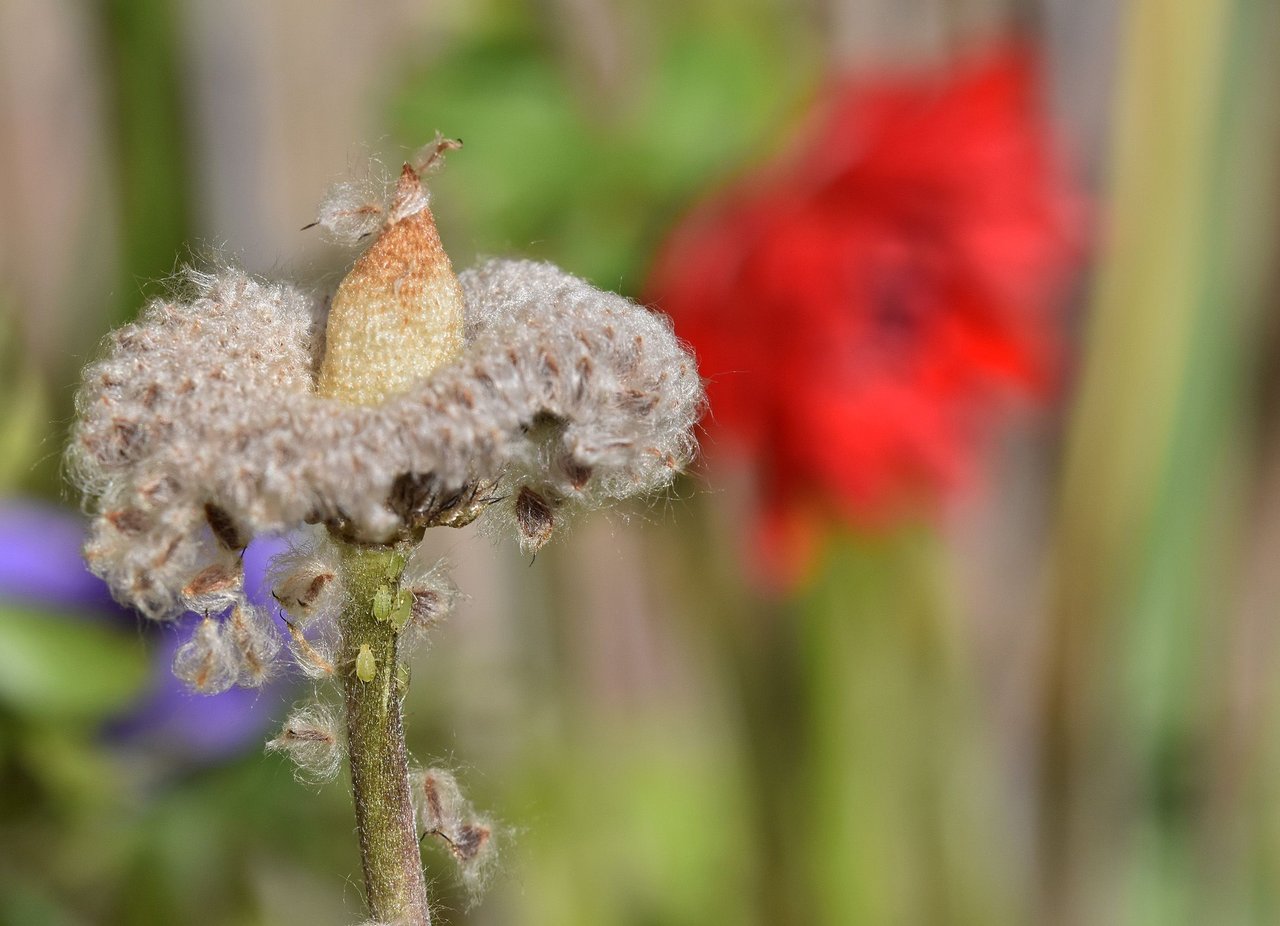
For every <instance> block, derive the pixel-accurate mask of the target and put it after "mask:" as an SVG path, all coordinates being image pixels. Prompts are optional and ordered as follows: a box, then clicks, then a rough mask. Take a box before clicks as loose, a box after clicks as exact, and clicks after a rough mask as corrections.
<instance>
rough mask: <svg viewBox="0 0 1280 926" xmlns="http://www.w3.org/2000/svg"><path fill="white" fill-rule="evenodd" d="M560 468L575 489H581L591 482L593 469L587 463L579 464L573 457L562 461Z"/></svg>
mask: <svg viewBox="0 0 1280 926" xmlns="http://www.w3.org/2000/svg"><path fill="white" fill-rule="evenodd" d="M560 468H561V469H562V470H563V471H564V475H565V478H566V479H568V480H569V485H571V486H573V487H574V488H575V489H581V488H582V487H583V486H585V485H586V484H587V483H588V482H589V481H590V480H591V474H592V469H591V467H590V466H587V465H586V464H585V463H579V462H578V461H577V460H575V459H574V458H573V457H565V458H564V459H563V460H561V461H560Z"/></svg>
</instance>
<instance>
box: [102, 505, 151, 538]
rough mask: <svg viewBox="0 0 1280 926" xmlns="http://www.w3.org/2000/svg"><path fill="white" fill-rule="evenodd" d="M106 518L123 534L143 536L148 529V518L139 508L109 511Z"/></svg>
mask: <svg viewBox="0 0 1280 926" xmlns="http://www.w3.org/2000/svg"><path fill="white" fill-rule="evenodd" d="M105 517H106V519H107V520H108V521H110V522H111V526H112V527H114V528H115V529H116V530H118V531H119V532H120V533H122V534H141V533H142V532H143V531H144V530H146V529H147V523H148V518H147V516H146V515H145V514H143V513H142V512H141V511H139V510H138V509H137V508H121V509H119V510H117V511H108V512H107V513H106V515H105Z"/></svg>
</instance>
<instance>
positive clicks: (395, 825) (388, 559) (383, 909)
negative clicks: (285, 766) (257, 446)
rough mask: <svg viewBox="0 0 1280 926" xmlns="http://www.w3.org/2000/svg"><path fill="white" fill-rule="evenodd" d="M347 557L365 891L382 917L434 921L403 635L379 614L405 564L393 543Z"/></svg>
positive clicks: (351, 719) (350, 734)
mask: <svg viewBox="0 0 1280 926" xmlns="http://www.w3.org/2000/svg"><path fill="white" fill-rule="evenodd" d="M343 558H344V566H345V569H344V573H345V575H344V579H345V582H346V589H347V606H346V610H345V611H344V612H343V614H342V617H341V627H342V639H343V643H342V653H341V658H340V660H339V663H338V664H339V667H340V672H341V674H342V685H343V690H344V692H345V696H346V710H347V750H348V757H349V759H350V763H351V789H352V792H353V796H354V798H355V809H356V829H357V831H358V833H359V835H360V857H361V861H362V862H363V865H364V883H365V895H366V897H367V900H368V903H369V912H370V914H371V915H372V916H373V918H374V919H376V920H379V921H383V922H387V923H395V924H397V926H400V924H404V926H429V924H430V923H431V912H430V910H429V909H428V904H427V886H426V880H425V879H424V877H423V873H422V856H421V853H420V850H419V847H418V829H417V823H416V821H415V819H414V809H413V800H412V797H411V795H410V790H409V759H408V751H407V750H406V748H405V743H404V727H403V724H402V720H401V713H400V695H401V692H400V683H399V678H398V673H397V671H396V666H397V660H396V647H397V645H398V642H399V636H400V635H399V631H398V630H397V628H396V626H395V624H394V623H393V622H392V621H389V620H379V619H378V618H377V617H375V615H374V609H373V601H374V596H375V595H376V594H377V592H378V589H379V588H380V587H384V586H389V587H390V588H391V589H394V588H395V587H396V586H397V584H398V583H399V580H400V573H401V572H402V571H403V569H404V563H403V560H402V559H401V558H400V557H399V555H398V554H397V553H396V552H395V551H394V550H392V549H391V548H389V547H357V546H348V547H347V548H346V550H345V552H344V557H343ZM365 647H367V650H366V649H365ZM370 656H372V659H373V664H372V666H370V664H369V657H370Z"/></svg>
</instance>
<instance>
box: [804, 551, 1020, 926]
mask: <svg viewBox="0 0 1280 926" xmlns="http://www.w3.org/2000/svg"><path fill="white" fill-rule="evenodd" d="M940 553H941V547H940V544H939V542H938V541H937V539H936V538H935V537H933V536H931V535H930V534H928V533H926V532H922V531H920V530H918V529H912V528H901V529H899V530H898V531H897V532H895V533H890V534H886V535H884V536H878V537H874V538H866V537H863V538H853V537H849V536H843V537H838V538H836V540H835V541H834V542H833V543H832V545H831V548H830V550H829V551H828V554H827V558H826V562H825V564H824V567H823V571H822V575H821V577H820V578H819V580H818V581H817V582H816V583H815V584H814V586H813V587H812V588H811V589H809V590H808V591H807V592H806V594H805V595H804V596H803V598H802V599H801V600H800V601H799V602H798V605H799V607H798V611H797V613H796V615H795V617H796V619H797V620H798V621H799V622H800V624H801V627H802V632H803V635H804V640H803V644H802V647H801V650H802V652H801V659H802V662H803V671H802V677H803V683H804V688H805V691H804V693H803V696H802V697H803V704H802V707H801V710H800V712H799V713H800V715H801V718H802V723H803V724H804V726H805V735H804V739H805V742H804V744H803V750H804V751H803V753H802V755H803V758H804V763H805V767H804V771H803V774H804V777H805V779H806V780H805V782H804V784H803V793H804V794H805V795H806V796H807V799H808V801H809V807H808V808H807V813H806V815H805V819H804V822H805V839H804V846H803V848H804V851H805V853H806V855H807V863H808V868H809V878H810V881H809V884H810V889H811V892H812V895H813V902H814V905H815V911H814V915H813V916H812V918H811V920H807V921H811V922H815V923H943V922H945V923H952V924H963V923H973V924H979V923H981V924H988V923H997V922H1012V921H1017V920H1020V919H1021V918H1022V917H1019V916H1016V915H1015V914H1014V911H1015V909H1016V906H1017V898H1016V896H1015V892H1014V891H1013V890H1012V889H1011V888H1010V885H1009V883H1008V880H1009V879H1008V877H1007V874H1006V873H1007V872H1008V871H1009V870H1010V869H1011V867H1012V866H1011V865H1010V864H1008V862H1009V861H1010V860H1009V859H1007V858H1005V857H1004V854H1005V852H1006V851H1007V841H1006V839H1005V834H1006V832H1007V829H1006V821H1005V819H1004V818H1003V816H1002V814H1001V813H1000V808H999V806H998V804H997V802H996V800H995V795H994V794H989V793H987V792H986V791H985V790H984V789H985V787H986V786H985V784H984V783H985V782H986V781H989V773H987V772H986V769H985V768H984V766H983V763H982V761H981V756H980V755H979V750H980V749H981V744H982V742H983V737H982V736H980V735H979V727H978V717H977V716H976V711H975V709H974V692H973V690H972V685H971V682H970V680H969V679H968V678H967V677H966V673H965V671H964V669H963V665H962V663H961V661H960V660H959V659H958V658H957V652H956V649H955V647H954V645H953V642H952V640H951V637H950V633H949V628H948V620H947V618H948V613H947V608H946V602H945V599H944V598H943V594H942V593H943V583H942V579H943V575H942V570H941V566H942V563H941V557H940V555H939V554H940ZM992 790H993V791H994V788H993V789H992ZM975 846H980V847H981V851H974V849H973V847H975Z"/></svg>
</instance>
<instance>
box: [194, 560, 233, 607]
mask: <svg viewBox="0 0 1280 926" xmlns="http://www.w3.org/2000/svg"><path fill="white" fill-rule="evenodd" d="M240 578H241V572H240V565H239V564H238V563H237V564H236V565H235V566H227V565H223V564H222V563H214V564H213V565H212V566H208V567H206V568H204V569H202V570H200V571H199V572H198V573H196V576H195V578H194V579H192V580H191V581H190V582H188V583H187V585H186V587H185V588H184V589H183V590H182V595H183V597H184V598H199V597H200V596H202V595H212V594H216V593H218V592H229V591H234V590H235V589H236V588H238V587H239V586H240Z"/></svg>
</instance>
